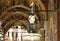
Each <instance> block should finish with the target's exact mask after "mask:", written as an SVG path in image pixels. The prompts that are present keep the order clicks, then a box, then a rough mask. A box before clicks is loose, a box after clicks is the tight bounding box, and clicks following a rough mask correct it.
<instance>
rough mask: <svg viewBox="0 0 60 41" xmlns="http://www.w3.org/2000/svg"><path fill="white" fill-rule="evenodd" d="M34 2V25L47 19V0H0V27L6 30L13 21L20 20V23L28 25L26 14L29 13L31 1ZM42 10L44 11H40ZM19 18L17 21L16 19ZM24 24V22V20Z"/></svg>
mask: <svg viewBox="0 0 60 41" xmlns="http://www.w3.org/2000/svg"><path fill="white" fill-rule="evenodd" d="M32 2H34V3H35V6H34V15H36V22H35V23H36V25H37V24H38V25H40V23H41V22H40V21H43V22H44V20H45V19H47V16H48V15H47V12H46V11H44V10H47V9H48V0H18V1H17V0H1V1H0V5H1V6H0V8H1V9H0V20H2V28H3V32H4V30H6V31H7V30H8V29H9V28H10V27H11V25H13V24H14V22H16V21H17V22H20V25H23V26H26V24H27V25H28V23H29V22H28V16H29V15H30V14H31V6H30V5H31V3H32ZM40 10H43V11H44V12H41V11H40ZM18 20H19V21H18ZM23 21H24V22H25V23H26V24H24V22H23Z"/></svg>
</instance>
